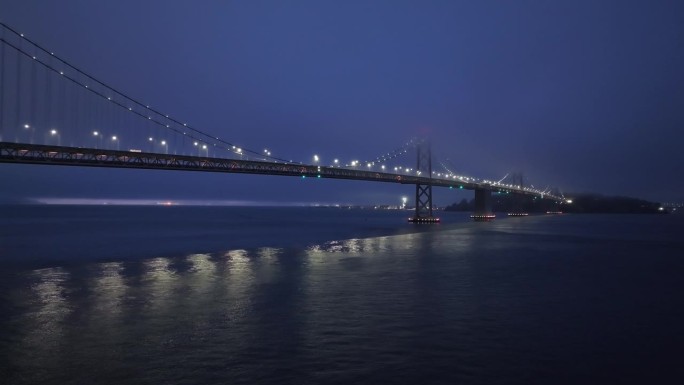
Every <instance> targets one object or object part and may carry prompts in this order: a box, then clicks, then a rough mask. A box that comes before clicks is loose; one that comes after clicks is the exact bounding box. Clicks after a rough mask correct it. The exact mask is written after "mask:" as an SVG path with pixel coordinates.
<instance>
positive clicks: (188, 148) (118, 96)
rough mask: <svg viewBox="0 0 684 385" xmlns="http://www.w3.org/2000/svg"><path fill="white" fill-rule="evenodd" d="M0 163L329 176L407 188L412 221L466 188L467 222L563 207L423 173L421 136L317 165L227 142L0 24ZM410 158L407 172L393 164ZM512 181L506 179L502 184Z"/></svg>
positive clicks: (493, 184) (426, 151) (525, 190)
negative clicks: (442, 191)
mask: <svg viewBox="0 0 684 385" xmlns="http://www.w3.org/2000/svg"><path fill="white" fill-rule="evenodd" d="M0 43H1V44H0V163H23V164H37V165H54V166H85V167H113V168H138V169H156V170H180V171H204V172H223V173H243V174H259V175H281V176H291V177H299V178H333V179H347V180H363V181H373V182H386V183H398V184H410V185H415V213H414V215H413V216H412V217H411V218H410V221H412V222H426V223H430V222H438V221H439V218H436V217H435V216H434V215H433V204H432V188H433V187H445V188H450V189H467V190H473V191H474V192H475V212H474V213H473V215H472V217H473V218H474V219H476V220H487V219H491V218H493V217H494V214H493V213H492V211H491V194H492V192H498V193H509V194H518V195H519V196H524V195H528V196H535V197H539V198H542V199H550V200H554V201H556V202H559V203H560V202H563V200H564V199H563V197H562V196H561V194H559V193H557V192H552V191H551V190H549V189H548V188H547V189H544V190H540V189H537V188H534V187H533V186H531V185H530V186H525V185H524V184H523V178H522V174H514V175H512V176H510V178H508V179H509V180H508V182H509V183H505V182H506V179H507V178H506V177H505V178H504V179H502V180H499V181H491V180H487V179H479V178H474V177H470V176H463V175H457V174H456V173H454V172H451V171H450V170H449V169H448V168H447V167H446V166H444V165H443V164H442V166H443V168H444V171H436V170H433V169H432V152H431V148H430V143H429V142H428V141H427V140H416V139H413V140H410V141H408V142H407V143H405V144H404V145H402V146H401V147H399V148H397V149H395V150H394V151H390V152H387V153H384V154H383V155H381V156H378V157H376V158H374V159H370V160H365V161H360V160H353V161H350V162H346V163H344V162H340V161H339V160H338V159H335V160H334V161H333V162H332V163H331V164H327V165H323V164H320V162H319V160H318V159H317V158H318V157H317V156H315V157H314V162H298V161H294V160H293V159H284V158H281V157H277V156H273V155H272V153H271V151H270V150H268V149H265V150H255V149H250V148H246V147H241V146H238V145H236V144H235V143H233V142H232V141H230V140H227V139H225V138H221V137H218V136H215V135H213V134H212V133H209V132H207V131H205V130H201V129H199V128H197V127H194V126H193V125H190V124H188V123H186V122H184V121H182V120H180V119H178V118H176V117H173V116H171V115H169V114H166V113H164V112H161V111H159V110H157V109H156V108H153V107H150V105H149V104H146V103H143V102H141V101H139V100H138V99H136V98H133V97H132V96H130V95H127V94H126V93H124V92H122V91H120V90H118V89H117V88H114V87H113V86H111V85H109V84H107V83H105V82H103V81H101V80H99V79H98V78H96V77H94V76H92V75H90V74H89V73H87V72H86V71H84V70H82V69H80V68H79V67H77V66H75V65H73V64H71V63H69V62H67V61H66V60H64V59H62V58H61V57H59V56H57V55H55V54H54V53H53V52H52V51H50V50H48V49H46V48H45V47H43V46H41V45H40V44H38V43H37V42H35V41H33V40H31V39H29V38H28V37H26V36H24V35H23V34H22V33H20V32H18V31H16V30H15V29H13V28H11V27H10V26H7V25H5V24H4V23H0ZM414 151H415V155H416V158H415V159H416V161H415V162H416V163H415V167H403V166H395V165H393V164H392V162H393V161H394V160H395V159H396V158H398V157H400V156H408V155H410V153H414ZM511 180H512V181H511Z"/></svg>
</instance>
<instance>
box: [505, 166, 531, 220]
mask: <svg viewBox="0 0 684 385" xmlns="http://www.w3.org/2000/svg"><path fill="white" fill-rule="evenodd" d="M511 182H512V183H511V184H512V185H514V186H516V187H517V188H519V189H520V190H522V189H523V186H524V184H523V174H522V173H521V172H519V173H515V174H512V175H511ZM524 205H525V194H522V193H518V194H514V196H513V210H512V211H511V212H509V213H508V216H509V217H526V216H527V215H528V214H527V213H526V212H525V208H524Z"/></svg>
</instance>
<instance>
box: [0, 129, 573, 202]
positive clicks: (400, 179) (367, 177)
mask: <svg viewBox="0 0 684 385" xmlns="http://www.w3.org/2000/svg"><path fill="white" fill-rule="evenodd" d="M0 163H24V164H42V165H61V166H86V167H112V168H138V169H154V170H177V171H204V172H225V173H238V174H259V175H283V176H296V177H302V176H304V177H314V178H317V177H320V178H332V179H351V180H362V181H372V182H389V183H400V184H431V185H432V186H437V187H452V188H463V189H467V190H475V189H489V190H495V191H502V192H514V193H521V194H527V195H537V196H538V195H540V194H539V193H537V192H534V191H527V190H521V189H518V188H515V187H499V186H492V185H490V184H487V183H474V182H466V181H462V180H458V179H444V178H428V177H421V176H413V175H401V174H391V173H384V172H376V171H366V170H357V169H350V168H342V167H327V166H315V165H304V164H295V163H275V162H262V161H252V160H241V159H226V158H212V157H199V156H188V155H172V154H157V153H146V152H132V151H117V150H104V149H94V148H80V147H66V146H47V145H40V144H25V143H11V142H0ZM544 196H546V197H548V198H551V199H560V198H559V197H554V196H551V195H544Z"/></svg>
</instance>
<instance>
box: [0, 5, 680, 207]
mask: <svg viewBox="0 0 684 385" xmlns="http://www.w3.org/2000/svg"><path fill="white" fill-rule="evenodd" d="M0 20H1V21H3V22H4V23H6V24H8V25H10V26H12V27H13V28H15V29H17V30H19V31H21V32H24V33H25V34H26V35H27V36H29V37H30V38H32V39H33V40H34V41H36V42H38V43H40V44H42V45H43V46H45V47H48V48H50V49H51V50H54V51H55V52H56V53H57V54H59V55H60V56H61V57H63V58H65V59H67V60H69V61H71V62H73V63H74V64H76V65H78V66H79V67H80V68H82V69H84V70H86V71H87V72H89V73H91V74H93V75H95V76H96V77H98V78H100V79H102V80H104V81H106V82H108V83H110V84H112V85H114V86H115V87H117V88H119V89H121V90H124V91H126V92H127V93H128V94H130V95H132V96H134V97H136V98H138V99H140V100H143V101H145V102H146V103H149V104H151V105H154V106H155V107H157V108H158V109H160V110H162V111H168V112H169V113H171V114H173V115H174V116H178V117H182V119H184V120H185V121H188V122H191V123H192V124H193V125H194V126H196V127H199V128H201V129H202V130H204V131H208V132H212V133H215V134H216V135H218V136H221V137H224V138H227V139H229V140H230V141H231V142H235V143H240V144H242V145H243V146H244V147H247V148H253V149H263V148H268V149H270V150H271V151H272V152H273V153H274V155H277V156H281V157H283V158H288V159H295V160H300V161H306V162H310V160H311V158H312V156H313V155H314V154H317V155H319V156H320V157H321V159H322V160H323V161H324V162H326V161H330V159H332V158H340V159H341V160H344V161H348V160H350V159H371V158H375V157H376V156H379V155H381V154H383V153H385V152H388V151H390V150H393V149H395V148H397V147H400V146H402V145H403V143H405V142H406V141H407V140H408V139H410V138H412V137H415V136H422V135H428V136H429V137H430V138H431V140H432V145H433V158H434V160H447V159H448V162H449V164H451V165H453V167H454V169H455V170H454V171H457V172H459V173H463V174H467V175H472V176H477V177H482V178H489V179H495V180H498V179H500V178H501V177H503V176H504V175H505V174H507V173H509V172H518V171H522V172H523V173H524V174H525V176H526V178H527V179H528V180H529V181H531V182H532V183H533V184H535V186H536V187H542V188H543V187H545V186H547V185H548V186H557V187H558V188H560V189H561V191H563V192H596V193H602V194H608V195H627V196H634V197H639V198H645V199H650V200H654V201H660V202H669V201H682V200H684V171H683V166H684V155H683V153H684V151H683V149H684V130H683V128H684V70H683V69H684V2H682V1H678V0H673V1H646V0H644V1H624V0H623V1H597V0H592V1H563V2H561V1H547V2H544V1H455V0H454V1H410V2H409V1H337V2H332V1H240V2H237V1H231V2H228V1H201V2H191V1H172V0H164V1H144V2H140V1H132V0H125V1H122V0H117V1H109V2H100V1H89V0H83V1H47V0H46V1H25V0H15V1H8V0H0ZM414 163H415V159H414V157H413V156H411V157H410V158H407V159H406V161H405V164H406V165H407V166H414ZM433 167H434V169H436V170H440V169H439V167H438V166H436V165H434V166H433ZM0 176H1V177H2V188H1V189H0V200H2V201H8V200H16V199H23V198H41V197H61V198H107V199H110V198H112V199H113V198H125V199H156V200H181V199H192V200H229V201H251V202H262V203H265V202H268V203H273V202H283V203H297V202H302V203H304V202H321V203H385V204H398V203H399V201H400V197H401V196H402V195H408V196H411V195H412V194H413V188H412V187H411V186H402V185H393V184H381V183H370V182H350V181H334V180H311V179H307V180H301V179H298V178H286V177H277V176H272V177H271V176H241V175H231V174H210V173H189V172H170V171H141V170H120V169H106V168H102V169H85V168H74V167H46V166H27V165H0ZM462 197H467V198H471V197H472V192H467V194H466V193H455V192H453V191H449V190H446V189H436V190H435V203H436V204H439V205H443V204H449V203H452V202H454V201H457V200H460V199H461V198H462Z"/></svg>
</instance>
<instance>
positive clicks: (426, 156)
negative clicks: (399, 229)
mask: <svg viewBox="0 0 684 385" xmlns="http://www.w3.org/2000/svg"><path fill="white" fill-rule="evenodd" d="M416 149H417V151H418V164H417V165H416V171H419V172H420V174H424V175H427V176H428V178H429V179H430V181H429V182H428V183H427V184H417V185H416V213H415V214H414V215H413V217H412V218H409V222H411V223H439V218H436V217H435V216H433V215H432V183H431V180H432V152H431V150H430V143H429V142H427V141H425V142H422V143H420V144H418V146H417V147H416Z"/></svg>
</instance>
